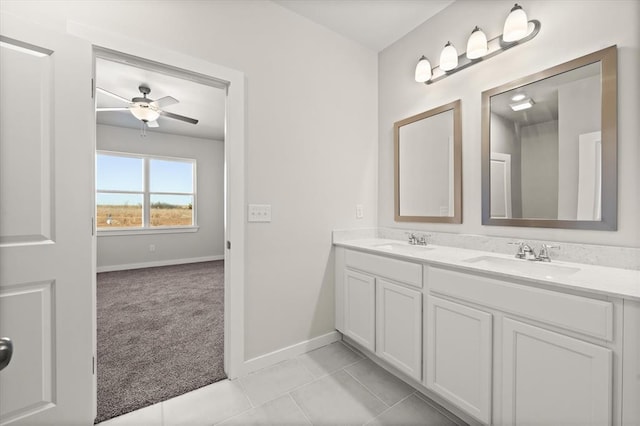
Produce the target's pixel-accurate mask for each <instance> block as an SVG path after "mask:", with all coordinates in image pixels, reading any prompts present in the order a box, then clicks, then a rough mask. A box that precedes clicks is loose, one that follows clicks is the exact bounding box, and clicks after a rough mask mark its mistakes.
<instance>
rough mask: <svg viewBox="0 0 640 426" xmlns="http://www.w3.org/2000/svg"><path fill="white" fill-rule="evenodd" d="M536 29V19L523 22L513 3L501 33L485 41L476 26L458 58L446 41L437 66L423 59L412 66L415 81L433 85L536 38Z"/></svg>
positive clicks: (519, 11) (516, 6)
mask: <svg viewBox="0 0 640 426" xmlns="http://www.w3.org/2000/svg"><path fill="white" fill-rule="evenodd" d="M540 27H541V24H540V21H538V20H536V19H532V20H530V21H527V14H526V13H525V11H524V9H523V8H522V6H520V5H519V4H517V3H516V4H515V5H514V6H513V8H512V9H511V12H510V13H509V16H507V19H506V21H505V23H504V33H503V34H500V35H499V36H496V37H494V38H492V39H491V40H487V36H486V35H485V33H484V32H483V31H482V30H481V29H480V28H479V27H478V26H476V27H475V28H474V30H473V32H472V33H471V36H470V37H469V40H468V41H467V51H466V52H464V53H462V54H460V55H458V52H457V51H456V48H455V47H454V46H453V44H451V42H447V44H446V45H445V47H444V49H443V50H442V52H441V54H440V65H438V66H436V67H434V68H432V67H431V63H430V62H429V60H428V59H427V58H426V57H425V56H422V57H421V58H420V60H419V61H418V64H417V65H416V72H415V79H416V81H417V82H418V83H425V84H432V83H435V82H436V81H439V80H442V79H443V78H446V77H448V76H449V75H451V74H454V73H456V72H458V71H460V70H463V69H465V68H468V67H470V66H471V65H474V64H477V63H479V62H483V61H485V60H487V59H489V58H492V57H494V56H495V55H498V54H500V53H502V52H504V51H505V50H507V49H511V48H512V47H514V46H518V45H520V44H523V43H526V42H527V41H529V40H531V39H533V38H534V37H535V36H536V35H538V33H539V32H540ZM454 57H455V59H454ZM454 64H455V65H454Z"/></svg>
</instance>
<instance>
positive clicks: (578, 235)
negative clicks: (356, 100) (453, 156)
mask: <svg viewBox="0 0 640 426" xmlns="http://www.w3.org/2000/svg"><path fill="white" fill-rule="evenodd" d="M512 6H513V2H512V1H465V0H458V1H456V2H455V3H453V4H452V5H451V6H449V7H448V8H446V9H444V10H443V11H442V12H441V13H439V14H438V15H436V16H435V17H433V18H431V19H430V20H428V21H427V22H426V23H424V24H423V25H421V26H419V27H417V28H416V29H415V30H413V31H412V32H411V33H409V34H408V35H407V36H405V37H404V38H402V39H401V40H399V41H398V42H396V43H394V44H393V45H391V46H390V47H388V48H387V49H385V50H384V51H383V52H381V53H380V56H379V95H378V96H379V105H380V112H379V122H378V125H379V138H380V141H379V160H380V164H379V198H378V204H379V208H378V216H379V224H380V226H387V227H397V228H407V227H411V228H415V229H422V230H433V231H442V232H455V233H469V234H483V235H495V236H506V237H514V238H523V239H526V238H530V239H541V240H553V241H574V242H584V243H594V244H605V245H620V246H632V247H637V246H638V245H640V221H639V220H638V212H640V191H638V188H637V186H638V182H640V144H638V135H639V134H640V121H639V120H638V112H639V111H640V105H639V103H640V93H639V85H638V80H639V79H638V75H640V55H639V49H640V26H639V25H638V17H639V16H640V2H638V1H635V0H634V1H625V0H619V1H616V2H611V1H599V0H589V1H546V0H528V1H527V2H525V3H523V4H522V6H523V7H524V8H525V10H526V12H527V14H528V16H529V19H538V20H539V21H540V22H541V23H542V28H541V30H540V33H539V34H538V36H537V37H536V38H534V39H533V40H531V41H530V42H528V43H526V44H524V45H522V46H517V47H515V48H513V49H511V50H508V51H507V52H505V53H502V54H501V55H499V56H496V57H494V58H491V59H489V60H487V61H486V62H481V63H479V64H477V65H474V66H472V67H471V68H468V69H466V70H463V71H460V72H458V73H456V74H454V75H452V76H450V77H448V78H446V79H444V80H442V81H439V82H437V83H434V84H432V85H429V86H426V85H421V84H418V83H416V82H415V81H414V80H413V72H414V69H415V65H416V63H417V61H418V58H420V55H423V54H424V55H426V56H427V57H429V58H431V60H432V64H434V65H435V64H437V63H438V58H439V56H440V51H441V49H442V47H443V46H444V45H445V43H446V42H447V41H448V40H450V41H451V42H452V43H453V44H454V45H455V46H456V47H457V48H458V50H459V51H460V52H463V51H464V50H466V41H467V37H468V36H469V34H470V33H471V30H472V29H473V27H474V26H475V25H479V26H480V27H482V29H483V30H484V31H485V33H486V34H487V36H488V37H489V38H492V37H495V36H497V35H498V34H500V33H502V26H503V24H504V19H505V18H506V16H507V15H508V13H509V10H510V9H511V7H512ZM614 44H617V45H618V179H619V183H618V197H619V201H618V231H617V232H607V231H582V230H562V229H558V230H554V229H544V228H516V227H496V226H482V224H481V178H480V146H481V105H480V103H481V93H482V92H483V91H484V90H487V89H491V88H493V87H496V86H499V85H501V84H504V83H507V82H509V81H512V80H514V79H517V78H519V77H523V76H526V75H529V74H532V73H534V72H538V71H542V70H545V69H547V68H550V67H552V66H554V65H558V64H560V63H563V62H566V61H569V60H571V59H574V58H577V57H580V56H582V55H585V54H588V53H591V52H593V51H596V50H599V49H603V48H605V47H608V46H611V45H614ZM456 99H462V145H463V150H462V151H463V161H462V164H463V178H462V179H463V223H462V224H460V225H452V224H418V223H416V224H406V223H395V222H394V221H393V123H394V122H395V121H398V120H401V119H403V118H406V117H409V116H412V115H414V114H417V113H420V112H422V111H426V110H429V109H431V108H435V107H437V106H440V105H443V104H446V103H448V102H451V101H453V100H456Z"/></svg>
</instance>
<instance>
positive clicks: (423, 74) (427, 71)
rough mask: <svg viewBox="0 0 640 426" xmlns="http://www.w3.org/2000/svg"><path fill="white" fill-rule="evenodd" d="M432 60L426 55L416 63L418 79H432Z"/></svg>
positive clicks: (422, 81) (421, 81) (424, 80)
mask: <svg viewBox="0 0 640 426" xmlns="http://www.w3.org/2000/svg"><path fill="white" fill-rule="evenodd" d="M431 75H432V74H431V62H429V60H428V59H427V58H426V57H424V56H423V57H421V58H420V60H419V61H418V65H416V77H415V78H416V81H417V82H418V83H424V82H427V81H429V80H430V79H431Z"/></svg>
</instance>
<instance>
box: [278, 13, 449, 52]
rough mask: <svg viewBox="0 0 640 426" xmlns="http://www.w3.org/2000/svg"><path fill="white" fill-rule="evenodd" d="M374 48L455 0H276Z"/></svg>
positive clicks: (390, 40)
mask: <svg viewBox="0 0 640 426" xmlns="http://www.w3.org/2000/svg"><path fill="white" fill-rule="evenodd" d="M274 1H275V2H276V3H278V4H279V5H280V6H283V7H286V8H287V9H290V10H292V11H294V12H296V13H297V14H299V15H302V16H304V17H306V18H308V19H310V20H312V21H314V22H315V23H317V24H320V25H322V26H324V27H327V28H329V29H330V30H333V31H335V32H337V33H339V34H342V35H343V36H345V37H347V38H350V39H352V40H355V41H356V42H358V43H360V44H362V45H364V46H366V47H368V48H370V49H373V50H374V51H376V52H379V51H381V50H383V49H384V48H386V47H388V46H390V45H391V44H393V43H395V42H396V41H397V40H399V39H400V38H402V37H403V36H404V35H406V34H407V33H408V32H410V31H411V30H413V29H414V28H416V27H417V26H418V25H420V24H422V23H423V22H424V21H426V20H427V19H429V18H431V17H432V16H433V15H435V14H437V13H438V12H440V11H441V10H442V9H444V8H445V7H447V6H449V5H450V4H451V3H453V2H454V0H340V1H338V0H274Z"/></svg>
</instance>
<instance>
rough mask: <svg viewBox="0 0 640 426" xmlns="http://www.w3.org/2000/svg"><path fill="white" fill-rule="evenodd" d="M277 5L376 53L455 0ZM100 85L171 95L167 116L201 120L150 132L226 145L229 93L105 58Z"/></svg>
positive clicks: (99, 66)
mask: <svg viewBox="0 0 640 426" xmlns="http://www.w3.org/2000/svg"><path fill="white" fill-rule="evenodd" d="M274 1H275V3H277V4H279V5H281V6H282V7H284V8H287V9H289V10H292V11H293V12H295V13H297V14H299V15H302V16H304V17H306V18H308V19H310V20H312V21H314V22H316V23H317V24H320V25H322V26H324V27H326V28H328V29H330V30H332V31H335V32H337V33H339V34H342V35H343V36H345V37H347V38H349V39H352V40H354V41H356V42H358V43H360V44H362V45H364V46H366V47H368V48H370V49H373V50H374V51H376V52H379V51H380V50H382V49H384V48H386V47H387V46H389V45H391V44H393V43H394V42H395V41H397V40H398V39H400V38H401V37H403V36H404V35H405V34H407V33H408V32H410V31H411V30H413V29H414V28H416V27H417V26H418V25H420V24H422V23H423V22H424V21H426V20H427V19H429V18H430V17H432V16H433V15H435V14H437V13H438V12H440V11H441V10H442V9H444V8H445V7H447V6H448V5H450V4H451V3H453V2H454V0H340V1H337V0H274ZM96 85H97V86H98V87H100V88H103V89H105V90H107V91H109V92H112V93H115V94H117V95H120V96H122V97H123V98H126V99H131V98H134V97H140V96H141V94H140V92H139V90H138V86H140V85H145V86H147V87H149V88H150V89H151V93H150V94H149V95H148V97H149V98H150V99H159V98H162V97H164V96H172V97H174V98H175V99H177V100H178V101H180V102H179V103H177V104H174V105H170V106H168V107H166V108H165V110H166V111H167V112H172V113H175V114H180V115H184V116H187V117H192V118H195V119H198V120H199V122H198V124H195V125H193V124H188V123H184V122H182V121H178V120H172V119H170V118H167V117H164V116H161V117H160V118H159V119H158V124H159V126H160V127H159V128H148V129H147V132H148V133H151V134H152V133H155V132H159V133H169V134H176V135H184V136H191V137H196V138H203V139H214V140H224V117H225V97H226V94H225V91H224V90H221V89H219V88H214V87H210V86H206V85H203V84H200V83H195V82H193V81H189V80H185V79H181V78H177V77H174V76H170V75H167V74H163V73H160V72H155V71H151V70H148V69H143V68H138V67H135V66H132V65H129V64H125V63H121V62H114V61H110V60H107V59H103V58H97V59H96ZM97 106H98V107H100V108H102V107H126V106H128V105H127V104H126V103H124V102H122V101H119V100H117V99H115V98H113V97H110V96H108V95H105V94H103V93H100V92H98V93H97ZM97 115H98V119H97V122H98V124H106V125H111V126H118V127H128V128H132V129H137V130H140V129H141V124H142V123H141V122H140V121H139V120H137V119H136V118H135V117H133V115H132V114H131V113H130V112H129V111H109V112H98V114H97Z"/></svg>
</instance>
